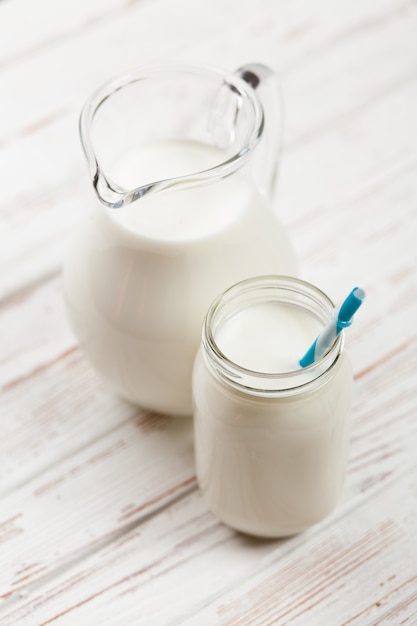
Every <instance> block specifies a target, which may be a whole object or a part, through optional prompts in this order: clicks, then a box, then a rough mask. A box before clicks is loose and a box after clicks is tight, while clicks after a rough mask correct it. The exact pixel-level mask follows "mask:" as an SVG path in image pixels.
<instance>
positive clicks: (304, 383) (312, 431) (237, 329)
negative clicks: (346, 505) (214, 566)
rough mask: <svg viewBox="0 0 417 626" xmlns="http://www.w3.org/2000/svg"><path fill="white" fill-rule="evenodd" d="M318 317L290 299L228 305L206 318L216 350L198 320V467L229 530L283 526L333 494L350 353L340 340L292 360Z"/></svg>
mask: <svg viewBox="0 0 417 626" xmlns="http://www.w3.org/2000/svg"><path fill="white" fill-rule="evenodd" d="M260 293H261V292H260ZM306 306H308V304H307V305H306ZM219 315H220V314H219ZM220 317H221V316H220ZM323 324H324V320H320V319H319V318H318V316H317V315H312V314H311V313H310V312H309V311H308V310H307V309H305V308H299V307H298V306H296V305H294V304H293V303H292V304H289V303H288V302H286V303H279V302H276V301H275V302H271V301H265V302H264V303H262V302H256V303H254V304H250V305H248V306H243V305H241V304H239V306H237V307H236V311H234V312H233V307H232V306H231V305H230V308H229V310H228V312H227V315H226V314H224V319H220V321H216V323H214V321H213V326H212V328H211V330H213V336H212V339H213V340H214V345H215V346H216V350H214V349H213V344H212V343H210V341H208V334H209V333H208V331H207V324H206V326H205V330H204V334H203V345H202V347H201V348H200V350H199V353H198V355H197V357H196V361H195V366H194V374H193V397H194V423H195V457H196V468H197V477H198V482H199V485H200V487H201V489H202V491H203V494H204V497H205V499H206V501H207V503H208V506H209V508H210V509H211V510H212V511H213V512H214V513H215V514H216V515H217V516H218V517H219V518H220V519H221V520H222V521H224V522H225V523H226V524H228V525H229V526H231V527H233V528H235V529H237V530H240V531H243V532H246V533H250V534H254V535H258V536H264V537H279V536H286V535H291V534H294V533H297V532H299V531H301V530H303V529H305V528H307V527H309V526H310V525H312V524H314V523H316V522H318V521H319V520H321V519H323V517H324V516H325V515H327V514H328V513H329V512H330V511H331V510H332V509H333V508H334V507H335V505H336V503H337V502H338V500H339V498H340V496H341V493H342V488H343V484H344V476H345V465H346V455H347V443H348V432H349V428H348V424H349V420H348V415H349V409H350V402H351V392H352V375H351V369H350V363H349V360H348V358H347V356H346V355H345V353H344V352H343V351H341V348H340V346H339V348H336V347H334V348H333V349H332V350H333V351H331V353H330V354H329V355H327V356H326V359H325V360H324V361H323V362H321V363H320V364H317V365H316V366H315V365H313V366H312V367H311V368H307V369H306V370H302V369H301V368H300V366H299V365H298V359H299V358H300V355H301V356H302V355H303V354H304V352H305V350H306V348H308V346H309V345H310V344H311V343H312V341H313V340H314V338H315V337H316V336H317V334H318V330H319V329H320V328H321V327H322V326H323ZM209 330H210V329H209ZM218 351H220V352H218ZM216 352H217V354H216ZM315 368H317V371H315ZM252 370H253V371H252ZM307 370H308V371H307ZM264 378H266V380H264ZM273 389H275V391H273Z"/></svg>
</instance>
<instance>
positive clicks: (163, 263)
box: [64, 140, 295, 415]
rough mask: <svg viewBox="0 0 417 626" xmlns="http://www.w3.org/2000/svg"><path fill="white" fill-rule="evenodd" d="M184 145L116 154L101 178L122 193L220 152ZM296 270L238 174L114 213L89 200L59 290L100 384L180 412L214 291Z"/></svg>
mask: <svg viewBox="0 0 417 626" xmlns="http://www.w3.org/2000/svg"><path fill="white" fill-rule="evenodd" d="M227 158H228V157H227V155H225V154H224V153H222V152H221V151H220V150H217V149H215V148H212V147H209V146H206V145H205V144H200V143H196V142H191V141H168V140H167V141H157V142H153V143H150V144H147V145H145V146H141V147H133V148H132V149H131V150H130V151H128V152H126V153H125V154H123V155H121V156H120V158H118V159H117V160H116V161H115V162H114V164H113V165H112V167H111V168H110V171H109V175H110V177H111V178H112V179H113V180H116V181H117V182H118V184H119V185H122V186H125V187H126V188H128V189H131V188H134V187H135V186H137V185H140V184H142V183H150V182H154V181H156V180H161V179H164V178H168V179H171V178H176V180H178V177H182V176H185V175H188V174H190V173H198V172H199V171H201V170H204V169H207V168H212V167H214V166H215V165H218V164H219V163H222V162H224V161H225V160H227ZM271 272H273V273H284V274H294V273H295V261H294V255H293V252H292V249H291V246H290V244H289V242H288V239H287V237H286V235H285V233H284V231H283V228H282V226H281V224H280V222H279V220H278V219H277V217H276V215H275V214H274V213H273V211H272V210H271V208H270V207H269V206H268V203H267V202H266V200H265V199H264V198H263V197H261V196H260V195H258V194H257V192H256V190H255V189H254V188H253V186H252V185H251V184H250V177H249V176H248V173H247V172H243V171H242V172H237V173H235V174H233V175H232V176H229V177H227V178H224V179H216V180H215V181H214V182H210V183H208V184H197V185H195V186H192V187H190V188H188V189H175V188H174V189H168V190H164V191H158V192H157V193H153V192H152V191H151V192H150V193H149V194H147V195H145V196H144V197H143V198H141V199H139V200H137V201H136V202H133V203H132V204H130V205H128V206H126V207H123V208H121V209H110V208H106V207H104V206H101V205H99V204H98V203H96V204H95V205H94V206H93V207H92V208H91V211H90V214H89V216H88V218H87V219H86V221H85V222H84V223H83V224H82V225H81V226H80V228H79V230H78V232H77V234H76V235H75V237H74V238H73V240H72V243H71V244H70V250H69V254H68V255H67V259H66V263H65V266H64V288H65V295H66V301H67V307H68V312H69V317H70V321H71V324H72V327H73V329H74V331H75V333H76V335H77V337H78V339H79V342H80V345H81V347H82V349H83V351H84V353H85V354H86V355H87V357H88V358H89V360H90V361H91V363H92V364H93V366H94V367H95V368H96V370H97V371H98V372H99V373H100V375H101V376H102V377H103V379H104V380H105V381H107V382H108V383H109V385H110V386H111V388H113V389H115V390H116V391H117V392H119V393H120V394H121V395H122V396H124V397H126V398H127V399H129V400H130V401H132V402H133V403H135V404H138V405H140V406H142V407H145V408H149V409H152V410H155V411H160V412H166V413H170V414H175V415H190V414H191V411H192V405H191V373H192V364H193V360H194V357H195V354H196V351H197V349H198V345H199V339H200V333H201V325H202V321H203V319H204V316H205V313H206V311H207V309H208V307H209V305H210V302H211V301H212V300H213V298H214V297H215V296H216V295H217V294H218V293H219V292H220V291H222V290H223V289H225V288H226V287H228V286H229V285H231V284H233V283H235V282H236V281H238V280H241V279H243V278H245V277H247V276H253V275H257V274H265V273H271Z"/></svg>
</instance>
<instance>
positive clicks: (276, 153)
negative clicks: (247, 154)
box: [235, 63, 283, 199]
mask: <svg viewBox="0 0 417 626" xmlns="http://www.w3.org/2000/svg"><path fill="white" fill-rule="evenodd" d="M235 74H236V75H237V76H239V77H240V78H242V79H243V80H244V81H245V82H246V83H248V84H249V85H250V86H251V87H252V89H254V90H255V92H256V94H257V95H258V97H259V100H260V102H261V104H262V108H263V111H264V129H263V133H262V135H263V136H262V140H261V142H260V145H259V146H258V147H257V148H256V154H255V155H254V177H255V181H256V183H257V186H258V188H259V190H260V191H261V193H263V194H264V195H266V196H267V197H268V198H270V199H273V198H274V196H275V192H276V185H277V179H278V169H279V158H280V155H281V149H282V143H283V100H282V94H281V88H280V84H279V81H278V77H277V74H276V73H275V72H274V71H273V70H272V69H270V68H269V67H267V66H266V65H263V64H261V63H248V64H246V65H243V66H242V67H240V68H239V69H238V70H237V71H236V72H235Z"/></svg>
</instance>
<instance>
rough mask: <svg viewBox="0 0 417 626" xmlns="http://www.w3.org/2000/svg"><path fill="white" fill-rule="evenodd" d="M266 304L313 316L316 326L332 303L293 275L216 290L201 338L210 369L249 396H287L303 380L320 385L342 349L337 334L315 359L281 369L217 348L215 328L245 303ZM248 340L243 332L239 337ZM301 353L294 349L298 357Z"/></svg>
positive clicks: (230, 320) (305, 383)
mask: <svg viewBox="0 0 417 626" xmlns="http://www.w3.org/2000/svg"><path fill="white" fill-rule="evenodd" d="M270 304H281V305H285V307H287V308H288V311H289V315H290V316H291V315H292V314H293V315H298V314H301V315H303V316H304V317H305V319H307V318H310V321H311V320H315V322H316V324H317V328H320V326H324V325H325V324H326V323H327V322H328V321H329V319H330V318H331V315H332V313H333V311H334V308H335V307H334V304H333V302H332V301H331V300H330V298H328V296H327V295H326V294H325V293H323V292H322V291H321V290H320V289H318V288H317V287H315V286H314V285H311V284H310V283H307V282H305V281H302V280H300V279H297V278H290V277H287V276H259V277H255V278H249V279H247V280H244V281H241V282H239V283H237V284H235V285H233V286H232V287H230V288H229V289H227V290H226V291H224V292H223V293H222V294H220V295H219V296H218V297H217V298H216V300H215V301H214V302H213V303H212V305H211V307H210V309H209V311H208V313H207V316H206V319H205V322H204V327H203V337H202V339H203V353H204V356H205V359H206V361H207V363H208V366H209V368H210V370H211V371H212V373H213V374H214V375H215V376H217V377H218V378H220V379H221V380H222V381H223V382H225V383H227V384H229V385H231V386H232V387H234V388H237V389H239V390H240V391H242V392H244V393H247V394H251V395H264V396H265V395H266V396H271V397H274V396H277V395H291V394H295V393H299V392H300V390H301V389H302V390H303V391H305V390H306V386H308V385H314V386H317V385H321V384H322V383H323V382H324V380H325V379H326V378H327V375H329V373H330V370H331V369H332V367H333V365H334V364H335V363H336V361H337V359H338V358H339V356H340V354H341V352H342V349H343V334H342V333H341V334H340V335H338V337H337V338H336V340H335V342H334V343H333V345H332V346H330V348H329V350H328V351H327V352H326V354H324V355H323V356H322V357H321V358H320V359H319V360H318V361H316V362H315V363H313V364H311V365H310V366H308V367H305V368H301V366H300V367H297V366H296V365H295V367H293V368H291V369H288V370H287V371H272V370H271V369H267V368H253V367H248V366H247V364H244V361H242V360H240V359H239V358H234V357H231V353H230V352H229V351H228V350H224V349H223V350H222V347H223V346H222V343H221V342H220V341H219V340H218V337H219V333H220V332H221V331H222V329H223V328H224V327H225V326H226V325H229V326H231V327H232V326H233V324H234V322H235V320H236V319H237V318H236V315H237V314H239V313H241V312H242V311H245V309H248V307H256V306H259V305H262V306H263V305H270ZM291 312H292V313H291ZM288 319H289V318H288ZM314 338H315V337H314ZM248 340H249V341H250V338H249V339H248V337H247V336H246V337H245V338H243V339H242V341H248ZM219 344H220V345H219ZM308 347H309V346H308V345H306V346H305V350H307V348H308ZM302 356H303V351H302V350H301V349H300V355H299V357H298V358H301V357H302ZM259 370H260V371H259Z"/></svg>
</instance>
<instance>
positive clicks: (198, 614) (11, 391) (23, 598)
mask: <svg viewBox="0 0 417 626" xmlns="http://www.w3.org/2000/svg"><path fill="white" fill-rule="evenodd" d="M167 59H169V60H171V61H172V60H176V61H181V62H189V63H203V64H207V63H208V64H211V65H217V66H220V67H223V68H225V69H230V70H233V69H235V68H236V67H238V66H240V65H242V64H243V63H246V62H252V61H258V62H263V63H266V64H268V65H270V66H271V67H273V68H274V69H276V70H277V72H278V73H279V75H280V78H281V82H282V86H283V93H284V98H285V103H286V129H285V131H286V134H285V146H284V151H283V155H282V165H281V174H280V185H279V193H278V198H277V206H276V209H277V211H279V213H280V216H281V218H282V220H283V221H284V223H285V225H286V227H287V229H288V231H289V233H290V235H291V237H292V239H293V241H294V244H295V248H296V251H297V254H298V256H299V259H300V266H301V267H300V274H301V276H302V277H303V278H305V279H307V280H309V281H311V282H313V283H315V284H316V285H318V286H320V287H321V288H322V289H323V290H324V291H325V292H327V293H328V294H329V295H330V296H331V297H332V298H333V299H334V300H335V301H338V300H339V299H340V298H342V297H343V296H344V295H345V293H346V292H347V291H348V290H349V289H350V288H351V287H352V286H353V285H354V284H360V285H361V286H362V287H363V288H365V289H366V291H367V301H366V305H364V307H363V311H362V310H361V313H360V320H359V318H358V320H357V322H356V324H355V325H354V326H353V327H352V329H351V330H350V332H349V335H348V336H347V337H346V343H347V349H348V351H349V353H350V356H351V360H352V362H353V367H354V373H355V399H354V405H353V412H352V430H351V441H350V452H349V463H348V475H347V484H346V489H345V493H344V496H343V499H342V501H341V502H340V504H339V505H338V507H337V508H336V510H335V511H334V512H333V513H332V514H331V515H329V516H328V517H327V518H326V519H325V520H324V521H323V522H322V523H320V524H318V525H316V526H314V527H312V528H310V529H309V530H308V531H306V532H304V533H301V534H299V535H297V536H295V537H292V538H290V539H285V540H276V541H265V540H256V539H251V538H248V537H245V536H243V535H240V534H238V533H236V532H233V531H232V530H230V529H228V528H227V527H226V526H224V525H223V524H221V523H220V522H219V521H218V520H217V519H216V518H215V517H214V515H212V514H211V513H210V512H209V511H208V509H207V507H206V505H205V503H204V501H203V499H202V496H201V494H200V492H199V490H198V487H197V484H196V479H195V473H194V461H193V437H192V423H191V420H178V419H170V418H169V417H164V416H159V415H152V414H149V413H146V412H143V411H141V410H139V409H137V408H135V407H132V406H131V405H129V404H128V403H126V402H124V401H123V400H121V399H120V398H118V397H117V396H116V395H114V393H113V392H112V391H111V390H110V389H108V388H107V387H106V386H105V385H104V384H103V383H102V381H101V380H100V378H99V377H98V376H97V375H96V374H95V372H94V371H93V370H92V369H91V367H90V366H89V364H88V363H87V362H86V360H85V358H84V357H83V355H82V353H81V352H80V351H79V348H78V346H77V343H76V340H75V338H74V336H73V334H72V332H71V330H70V328H69V326H68V323H67V319H66V316H65V311H64V306H63V298H62V288H61V263H62V259H63V255H64V250H65V245H66V242H67V240H68V237H69V235H70V233H71V231H72V229H73V227H74V226H75V224H76V223H78V222H79V220H80V219H81V218H82V216H83V215H84V213H85V211H86V206H87V205H88V203H89V202H91V200H92V193H91V189H90V182H89V180H88V175H87V169H86V166H85V163H84V159H83V156H82V153H81V149H80V146H79V139H78V133H77V121H78V115H79V111H80V108H81V106H82V104H83V102H84V100H85V99H86V98H87V97H88V96H89V95H90V93H91V92H92V90H93V89H95V88H96V87H97V86H99V85H100V84H101V83H102V82H103V81H105V80H107V79H108V78H110V77H113V76H115V75H117V74H119V73H122V72H125V71H126V70H128V69H131V68H133V67H137V66H139V65H141V64H147V63H152V62H163V61H165V60H167ZM0 96H1V97H0V107H1V121H0V180H1V191H0V196H1V201H0V202H1V243H0V259H1V261H0V262H1V275H0V276H1V293H0V295H1V304H0V328H1V348H0V350H1V357H0V383H1V387H2V392H1V396H0V415H1V417H0V435H1V436H0V490H1V501H0V502H1V506H0V581H1V582H0V596H1V599H2V604H1V605H0V623H1V625H2V626H6V625H7V626H9V625H12V624H13V625H22V626H23V625H25V626H26V625H41V624H42V625H45V624H57V626H58V625H59V626H61V625H62V626H64V625H71V626H74V625H77V626H78V625H81V624H83V625H84V624H85V625H88V626H91V625H96V624H97V625H100V626H101V625H104V624H105V625H114V626H121V625H131V624H132V625H139V624H144V625H147V626H148V625H150V626H152V625H154V624H158V625H159V624H170V625H171V624H186V625H187V626H188V625H198V626H200V625H206V624H207V625H213V624H224V625H226V624H227V625H228V626H231V625H237V624H249V625H259V626H260V625H261V624H262V625H265V624H280V625H282V624H291V625H303V626H304V625H307V626H311V625H317V626H339V625H340V626H341V625H342V624H343V625H346V626H347V625H349V626H355V625H358V624H360V625H362V624H364V625H370V624H381V625H382V624H384V625H391V624H394V625H399V624H407V626H408V625H411V624H417V539H416V534H417V452H416V450H417V405H416V383H417V330H416V327H417V245H416V239H417V168H416V164H417V150H416V146H417V5H416V3H415V2H411V1H407V0H361V1H360V2H351V1H348V0H341V1H339V2H332V1H331V0H315V1H314V2H309V1H308V0H256V2H255V1H254V0H252V1H250V0H210V2H202V0H194V1H193V2H190V1H187V0H171V1H170V0H141V1H139V0H136V1H135V0H60V1H59V2H58V1H53V0H37V1H36V2H33V1H32V2H31V1H30V0H2V2H0Z"/></svg>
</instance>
